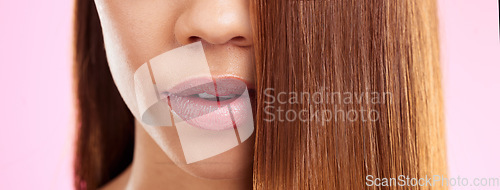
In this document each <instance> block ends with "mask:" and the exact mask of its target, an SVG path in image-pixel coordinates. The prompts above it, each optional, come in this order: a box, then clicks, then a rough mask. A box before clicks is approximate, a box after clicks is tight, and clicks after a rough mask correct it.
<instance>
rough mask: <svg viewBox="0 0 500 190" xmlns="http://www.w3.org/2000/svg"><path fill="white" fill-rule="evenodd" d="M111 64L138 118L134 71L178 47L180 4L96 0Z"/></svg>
mask: <svg viewBox="0 0 500 190" xmlns="http://www.w3.org/2000/svg"><path fill="white" fill-rule="evenodd" d="M96 6H97V9H98V13H99V17H100V20H101V26H102V30H103V37H104V42H105V48H106V54H107V58H108V64H109V67H110V70H111V74H112V75H113V79H114V81H115V84H116V85H117V87H118V90H119V91H120V93H121V95H122V97H123V99H124V100H125V103H127V105H128V106H129V108H130V110H131V111H132V113H133V114H134V115H135V116H136V117H137V116H138V109H137V103H136V99H135V91H134V85H133V84H134V81H133V76H134V72H135V71H136V70H137V69H138V68H139V66H141V65H142V64H144V63H145V62H146V61H148V60H149V59H151V58H152V57H154V56H156V55H158V54H160V53H162V52H164V51H165V50H168V49H173V48H174V47H176V46H178V44H177V43H176V40H175V36H174V27H175V23H176V20H177V18H178V13H179V12H181V9H180V8H179V7H183V5H182V4H180V3H178V2H177V3H171V1H152V0H145V1H132V0H99V1H96Z"/></svg>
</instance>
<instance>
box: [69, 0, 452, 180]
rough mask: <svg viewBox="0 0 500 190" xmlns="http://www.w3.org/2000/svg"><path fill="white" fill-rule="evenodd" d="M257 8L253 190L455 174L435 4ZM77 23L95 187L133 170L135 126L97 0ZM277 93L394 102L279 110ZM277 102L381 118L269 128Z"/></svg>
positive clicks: (81, 7) (84, 164)
mask: <svg viewBox="0 0 500 190" xmlns="http://www.w3.org/2000/svg"><path fill="white" fill-rule="evenodd" d="M251 8H252V10H253V12H254V13H255V14H254V19H253V21H254V23H253V25H254V36H255V37H254V39H255V43H254V46H255V54H256V55H255V56H256V67H257V85H256V87H257V89H256V90H257V105H256V106H257V113H256V142H255V154H254V180H253V181H254V189H291V188H293V189H306V188H307V189H332V188H334V189H340V188H341V189H366V188H367V186H366V184H365V183H366V181H365V177H366V176H367V175H373V176H374V177H378V178H381V177H387V178H389V177H390V178H395V177H398V175H405V176H407V177H412V178H419V177H423V176H425V175H428V176H432V175H446V162H445V147H444V131H443V130H444V125H443V110H442V97H441V96H442V95H441V84H440V78H441V75H440V68H439V51H438V50H439V44H438V38H437V16H436V2H435V0H419V1H413V0H402V1H399V0H380V1H373V0H372V1H368V0H356V1H354V0H332V1H330V0H321V1H320V0H316V1H315V0H309V1H306V0H304V1H301V0H274V1H267V0H251ZM75 21H76V24H75V40H76V42H75V45H76V46H75V47H76V51H75V54H76V57H75V59H76V63H75V82H76V85H75V86H76V92H77V93H76V95H77V97H76V98H77V101H78V103H77V110H78V121H79V122H78V124H79V125H78V133H77V134H78V136H77V148H76V160H75V175H76V180H75V187H76V188H77V189H96V188H97V187H99V186H102V185H103V184H105V183H106V182H108V181H110V180H111V179H112V178H114V177H116V176H117V175H118V174H119V173H120V172H121V171H123V170H124V169H125V168H126V166H127V165H128V164H130V162H131V159H132V154H133V143H134V139H133V138H134V131H133V128H134V124H133V116H132V115H131V114H130V112H129V110H128V109H127V107H126V105H125V104H124V103H123V100H122V99H121V97H120V95H119V93H118V91H117V89H116V86H115V85H114V83H113V80H112V78H111V74H110V72H109V68H108V64H107V60H106V55H105V51H104V45H103V40H102V31H101V28H100V22H99V18H98V16H97V12H96V10H95V5H94V2H93V1H87V0H77V9H76V20H75ZM276 71H279V72H276ZM269 88H273V89H274V92H306V93H310V94H313V93H316V92H341V93H351V94H361V93H367V92H370V93H371V92H376V93H390V94H391V95H392V96H391V99H390V101H388V102H384V103H379V104H377V103H373V102H371V101H364V102H358V103H356V104H346V103H345V102H344V103H343V102H329V103H323V104H317V103H312V102H306V103H304V104H278V103H277V102H275V103H269V101H270V99H269V97H267V96H264V93H265V92H264V91H265V90H266V89H269ZM270 105H271V106H275V107H280V108H282V109H284V110H294V111H297V112H298V111H300V110H309V112H307V113H308V114H307V115H306V117H309V118H310V117H311V116H314V114H315V112H314V110H335V109H337V110H339V109H341V110H360V109H361V108H364V109H366V110H368V109H369V110H376V111H377V112H378V113H379V118H378V119H377V120H375V121H368V122H365V121H361V120H359V119H358V120H355V121H345V120H337V121H326V120H322V119H319V120H318V119H317V118H316V120H310V121H299V120H295V121H278V120H272V121H270V120H271V118H270V115H269V114H266V113H265V112H264V109H265V107H266V106H270ZM117 129H121V130H117ZM123 129H126V130H123ZM373 188H374V189H378V188H377V187H373ZM412 188H413V189H441V188H444V187H439V186H434V187H412ZM387 189H398V187H387Z"/></svg>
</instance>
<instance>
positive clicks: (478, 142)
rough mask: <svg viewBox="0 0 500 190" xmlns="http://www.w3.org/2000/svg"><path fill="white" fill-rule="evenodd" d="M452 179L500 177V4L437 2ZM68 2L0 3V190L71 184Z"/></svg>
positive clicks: (70, 7) (485, 0)
mask: <svg viewBox="0 0 500 190" xmlns="http://www.w3.org/2000/svg"><path fill="white" fill-rule="evenodd" d="M439 5H440V16H441V45H442V60H443V70H444V85H445V100H446V120H447V142H448V160H449V171H450V177H457V176H460V177H470V178H473V177H497V178H500V151H499V148H498V145H500V137H499V134H500V124H499V123H500V122H499V121H498V118H499V117H500V116H499V115H498V114H499V113H500V111H499V108H500V99H499V97H500V95H499V93H500V74H499V73H498V72H499V71H500V42H499V41H500V40H499V32H498V28H499V27H498V1H497V0H481V1H470V0H439ZM72 12H73V3H72V1H70V0H46V1H35V0H16V1H12V0H11V1H7V0H0V27H1V28H2V29H1V30H0V64H1V69H0V86H1V88H2V92H3V93H1V95H0V118H1V122H2V123H1V129H2V130H1V132H0V189H71V188H72V186H71V185H72V171H71V164H72V155H71V154H72V148H73V133H74V130H73V128H74V127H73V120H74V118H73V115H74V114H73V113H74V111H73V108H72V104H73V102H72V94H71V90H72V78H71V64H72V63H71V61H72V57H71V54H70V53H71V48H72V46H71V43H72V41H71V30H72V24H71V22H72Z"/></svg>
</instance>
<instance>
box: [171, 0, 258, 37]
mask: <svg viewBox="0 0 500 190" xmlns="http://www.w3.org/2000/svg"><path fill="white" fill-rule="evenodd" d="M174 34H175V38H176V40H177V41H178V42H179V43H180V44H182V45H186V44H189V43H193V42H196V41H199V40H204V41H206V42H208V43H210V44H215V45H223V44H232V45H237V46H251V45H252V43H253V41H252V28H251V23H250V14H249V2H248V0H193V1H192V3H191V4H190V5H188V6H187V7H186V9H185V11H184V12H183V13H182V14H181V15H180V16H179V18H178V19H177V21H176V23H175V28H174Z"/></svg>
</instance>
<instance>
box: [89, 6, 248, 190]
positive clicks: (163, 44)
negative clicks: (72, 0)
mask: <svg viewBox="0 0 500 190" xmlns="http://www.w3.org/2000/svg"><path fill="white" fill-rule="evenodd" d="M95 2H96V6H97V10H98V13H99V17H100V20H101V25H102V29H103V36H104V41H105V47H106V53H107V57H108V63H109V67H110V70H111V74H112V75H113V79H114V81H115V84H116V86H117V87H118V90H119V91H120V94H121V96H122V98H123V99H124V101H125V103H126V104H127V106H128V107H129V109H130V110H131V112H132V113H133V114H134V116H135V117H136V118H139V117H138V116H139V111H138V107H137V101H136V97H135V89H134V73H135V71H136V70H137V69H138V68H139V66H141V65H142V64H144V63H145V62H147V61H148V60H150V59H151V58H153V57H155V56H157V55H159V54H161V53H163V52H166V51H168V50H171V49H174V48H177V47H181V46H183V45H187V44H190V43H193V42H196V41H201V42H202V43H203V46H204V50H205V55H206V56H207V61H208V63H209V65H208V66H209V68H210V72H211V74H212V76H215V77H217V76H234V77H236V78H239V79H242V80H244V81H246V82H247V83H248V84H249V85H250V86H252V85H253V84H254V82H255V79H254V75H255V70H254V69H255V67H254V65H253V61H252V57H253V52H252V50H253V40H252V32H251V31H252V30H251V21H250V13H249V2H248V1H247V0H143V1H133V0H95ZM174 129H175V128H174ZM252 137H253V136H252ZM252 137H251V138H249V140H247V141H245V142H243V143H242V144H241V145H239V146H237V147H235V148H233V149H231V150H229V151H227V152H224V153H222V154H219V155H217V156H214V157H211V158H208V159H205V160H202V161H199V162H195V163H192V164H186V162H185V160H184V157H183V153H182V148H181V147H180V144H179V137H178V135H177V133H176V131H175V130H173V129H172V128H168V129H165V130H162V131H158V130H152V129H151V128H148V127H147V126H143V125H141V123H140V122H137V121H136V141H135V152H134V159H133V162H132V164H131V166H130V167H129V168H128V169H127V170H126V171H125V172H123V173H122V174H121V175H120V176H119V177H118V178H116V179H115V180H113V181H112V182H110V183H109V184H108V185H106V186H105V187H104V188H103V189H165V188H167V189H170V188H175V189H201V188H203V189H249V188H251V172H252V169H251V167H252V158H253V138H252Z"/></svg>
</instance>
